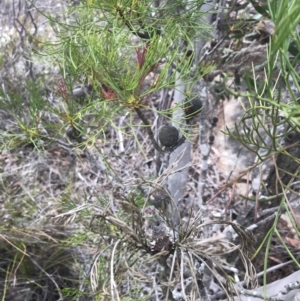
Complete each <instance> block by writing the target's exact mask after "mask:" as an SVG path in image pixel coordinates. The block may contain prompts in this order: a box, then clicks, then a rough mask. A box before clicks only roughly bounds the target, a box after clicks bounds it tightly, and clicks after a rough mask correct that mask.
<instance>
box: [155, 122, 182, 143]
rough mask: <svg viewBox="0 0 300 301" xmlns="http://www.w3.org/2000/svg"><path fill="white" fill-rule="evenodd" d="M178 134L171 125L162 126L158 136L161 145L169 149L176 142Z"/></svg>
mask: <svg viewBox="0 0 300 301" xmlns="http://www.w3.org/2000/svg"><path fill="white" fill-rule="evenodd" d="M178 137H179V133H178V130H177V129H176V127H174V126H172V125H164V126H163V127H162V128H161V129H160V131H159V134H158V138H159V141H160V143H161V145H163V146H167V147H171V146H173V145H175V144H176V142H177V141H178Z"/></svg>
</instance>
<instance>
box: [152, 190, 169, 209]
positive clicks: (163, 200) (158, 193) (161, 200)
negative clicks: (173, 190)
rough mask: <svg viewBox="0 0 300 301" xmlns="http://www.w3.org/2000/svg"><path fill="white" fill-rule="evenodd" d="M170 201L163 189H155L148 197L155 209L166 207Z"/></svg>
mask: <svg viewBox="0 0 300 301" xmlns="http://www.w3.org/2000/svg"><path fill="white" fill-rule="evenodd" d="M170 201H171V199H170V196H169V194H168V193H167V192H166V191H165V190H164V189H157V190H155V191H154V192H153V193H152V194H151V195H150V197H149V203H150V204H151V205H153V206H154V207H155V208H156V209H163V210H164V209H166V207H167V205H168V204H169V203H170Z"/></svg>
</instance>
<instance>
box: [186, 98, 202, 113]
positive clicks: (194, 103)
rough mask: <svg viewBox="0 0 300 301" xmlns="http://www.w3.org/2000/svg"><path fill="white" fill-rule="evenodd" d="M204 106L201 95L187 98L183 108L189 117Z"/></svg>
mask: <svg viewBox="0 0 300 301" xmlns="http://www.w3.org/2000/svg"><path fill="white" fill-rule="evenodd" d="M201 108H202V101H201V100H200V98H199V97H196V98H193V99H189V98H187V99H186V100H185V102H184V103H183V110H184V112H185V114H186V116H187V117H188V118H191V117H192V116H194V115H196V114H198V113H199V112H200V111H201Z"/></svg>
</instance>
